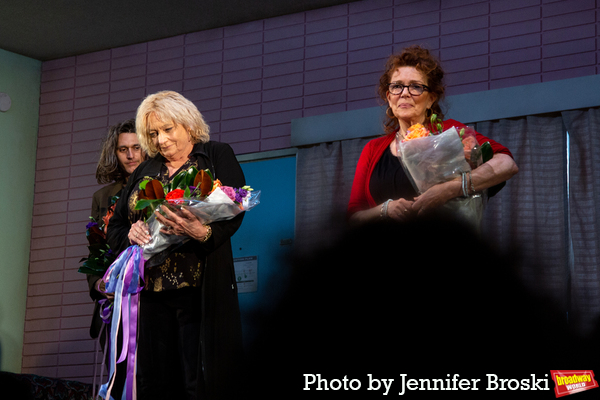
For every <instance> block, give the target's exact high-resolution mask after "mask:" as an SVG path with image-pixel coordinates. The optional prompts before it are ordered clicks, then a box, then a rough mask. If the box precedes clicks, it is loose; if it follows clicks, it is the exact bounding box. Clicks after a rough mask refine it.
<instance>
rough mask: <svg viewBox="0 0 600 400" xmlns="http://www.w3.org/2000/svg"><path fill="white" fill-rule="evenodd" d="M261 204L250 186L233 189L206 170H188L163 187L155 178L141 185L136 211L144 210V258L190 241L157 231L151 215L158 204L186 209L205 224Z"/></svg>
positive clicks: (257, 192) (231, 216)
mask: <svg viewBox="0 0 600 400" xmlns="http://www.w3.org/2000/svg"><path fill="white" fill-rule="evenodd" d="M259 203H260V190H258V191H254V190H253V189H252V188H251V187H250V186H243V187H241V188H232V187H230V186H224V185H223V184H222V183H221V181H219V180H218V179H214V178H213V176H212V174H211V173H210V171H209V170H208V169H205V170H200V171H198V169H196V168H195V167H191V168H189V169H188V170H186V171H182V172H180V173H179V174H177V175H176V176H175V177H174V178H173V180H172V181H171V183H170V184H168V185H165V186H163V185H162V183H161V182H160V181H159V180H157V179H149V180H145V181H142V182H141V183H140V193H139V196H138V202H137V203H136V205H135V209H136V210H143V211H144V213H145V217H146V223H147V224H148V228H149V230H150V235H151V236H152V240H151V242H150V243H148V244H147V245H144V246H143V249H144V259H146V260H149V259H150V258H151V257H152V256H153V255H155V254H157V253H159V252H161V251H163V250H165V249H167V248H168V247H169V246H171V245H174V244H179V243H183V242H186V241H187V240H189V238H185V237H182V236H177V235H168V234H164V233H162V232H160V229H161V228H162V225H161V224H160V223H159V222H158V221H157V219H156V217H155V216H154V211H155V210H156V209H157V208H158V207H159V206H161V205H165V204H166V205H168V207H169V208H170V209H171V210H173V211H177V210H178V209H181V208H185V209H187V210H188V211H190V212H192V213H193V214H194V215H195V216H196V217H198V218H199V219H201V220H202V221H203V222H204V223H205V224H209V223H211V222H215V221H223V220H228V219H231V218H233V217H235V216H236V215H238V214H239V213H241V212H244V211H248V210H251V209H252V208H254V207H255V206H256V205H258V204H259Z"/></svg>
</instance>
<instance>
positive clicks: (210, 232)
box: [200, 225, 212, 243]
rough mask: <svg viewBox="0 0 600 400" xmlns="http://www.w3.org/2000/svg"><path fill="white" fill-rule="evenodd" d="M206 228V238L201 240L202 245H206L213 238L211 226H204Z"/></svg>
mask: <svg viewBox="0 0 600 400" xmlns="http://www.w3.org/2000/svg"><path fill="white" fill-rule="evenodd" d="M202 226H204V227H205V228H206V236H204V237H203V238H202V239H200V243H205V242H206V241H207V240H208V239H210V237H211V236H212V228H211V226H210V225H202Z"/></svg>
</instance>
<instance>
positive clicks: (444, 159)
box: [397, 114, 493, 227]
mask: <svg viewBox="0 0 600 400" xmlns="http://www.w3.org/2000/svg"><path fill="white" fill-rule="evenodd" d="M431 126H432V127H435V128H437V131H434V132H431V131H429V130H428V129H427V128H426V127H425V126H423V125H421V124H416V125H413V126H411V127H410V128H409V129H408V131H407V135H406V136H405V137H404V139H400V138H398V139H397V149H398V157H399V158H400V161H401V163H402V166H403V167H404V170H405V171H406V175H407V176H408V177H409V179H410V181H411V183H412V184H413V187H414V188H415V190H416V191H417V192H418V193H419V194H422V193H424V192H425V191H427V189H429V188H430V187H432V186H434V185H437V184H439V183H442V182H446V181H449V180H452V179H456V178H460V179H461V180H462V187H463V194H464V196H463V197H461V198H460V197H459V198H456V199H452V200H451V201H449V202H448V203H446V204H445V205H444V207H445V208H446V209H449V210H450V211H453V212H454V213H455V215H457V216H458V217H459V218H463V219H465V220H466V221H468V222H470V223H472V224H474V225H475V226H476V227H479V225H480V223H481V217H482V215H483V197H482V195H483V193H481V192H479V193H472V194H471V195H469V194H468V193H469V191H471V187H472V184H471V186H469V183H470V172H471V170H473V169H475V168H477V167H478V166H479V165H481V164H482V163H483V162H485V161H487V160H489V159H490V158H491V157H492V155H493V154H492V150H491V146H490V144H489V142H486V143H484V144H483V145H482V146H480V145H479V143H478V142H477V140H476V138H475V131H474V130H473V129H472V128H469V127H467V128H461V129H460V130H459V129H457V128H456V127H451V128H449V129H447V130H445V131H443V132H442V124H441V122H439V121H438V120H437V116H436V115H435V114H434V115H433V116H432V118H431Z"/></svg>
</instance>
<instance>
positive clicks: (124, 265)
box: [98, 246, 144, 400]
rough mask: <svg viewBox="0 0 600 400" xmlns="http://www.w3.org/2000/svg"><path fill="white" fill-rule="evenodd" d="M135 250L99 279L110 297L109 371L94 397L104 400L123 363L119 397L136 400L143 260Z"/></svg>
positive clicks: (140, 251)
mask: <svg viewBox="0 0 600 400" xmlns="http://www.w3.org/2000/svg"><path fill="white" fill-rule="evenodd" d="M142 251H143V250H142V249H141V248H140V247H139V246H130V247H128V248H127V249H125V251H123V252H122V253H121V254H120V255H119V257H118V258H117V259H116V260H115V261H114V262H113V263H112V264H111V266H110V267H109V268H108V270H107V271H106V273H105V274H104V277H103V278H102V279H103V280H104V282H105V284H106V292H107V293H114V294H115V299H114V303H113V312H112V324H111V330H110V353H109V362H110V371H109V374H108V382H107V383H105V384H103V385H102V386H101V387H100V391H99V393H98V395H99V396H100V397H102V398H104V399H113V397H111V396H110V392H111V390H112V386H113V384H114V379H115V373H116V366H117V363H120V362H122V361H124V360H125V359H127V378H126V380H125V388H124V390H123V394H122V396H121V399H122V400H132V399H135V398H136V384H135V359H136V353H137V343H136V335H137V310H138V301H139V298H138V293H139V292H140V291H141V290H142V289H143V287H144V286H143V284H142V285H140V282H142V283H143V280H144V258H143V256H142ZM121 320H122V321H123V347H122V348H121V352H120V353H121V354H120V355H119V359H118V360H117V350H118V349H117V335H118V332H119V325H120V322H121Z"/></svg>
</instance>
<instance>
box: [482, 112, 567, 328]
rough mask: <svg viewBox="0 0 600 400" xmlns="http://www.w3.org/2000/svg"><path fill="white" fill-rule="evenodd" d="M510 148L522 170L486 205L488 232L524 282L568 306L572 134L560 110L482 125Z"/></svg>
mask: <svg viewBox="0 0 600 400" xmlns="http://www.w3.org/2000/svg"><path fill="white" fill-rule="evenodd" d="M475 128H476V130H477V131H478V132H480V133H481V134H483V135H485V136H487V137H489V138H490V139H494V140H496V141H498V142H500V143H502V144H503V145H505V146H506V147H508V148H509V149H510V151H511V152H512V154H513V157H514V159H515V162H516V163H517V165H518V167H519V173H518V174H517V175H516V176H514V177H513V178H512V179H511V180H510V181H509V182H507V184H506V186H505V187H504V188H503V189H502V190H501V191H500V192H499V193H498V194H497V195H496V196H494V197H492V198H490V199H489V201H488V203H487V204H486V210H485V213H484V220H483V223H482V232H483V233H484V235H485V236H486V238H487V239H488V240H489V241H490V243H494V244H496V245H497V246H498V247H499V249H500V250H501V251H502V252H504V253H507V254H512V255H513V256H514V258H515V262H516V263H517V265H518V267H519V271H520V273H521V275H522V278H523V281H524V282H525V283H526V284H527V285H528V286H529V287H530V288H531V289H533V290H534V291H535V292H536V293H537V294H538V295H541V296H545V297H549V298H550V299H551V301H554V302H555V305H556V306H557V307H559V308H560V309H561V311H564V312H565V314H564V315H565V318H566V311H567V309H568V302H567V294H568V263H567V262H568V251H567V243H568V230H567V220H566V206H567V198H566V187H567V181H566V165H567V164H566V134H565V131H564V127H563V122H562V117H561V115H560V114H558V113H557V114H552V115H544V116H529V117H524V118H517V119H504V120H499V121H488V122H482V123H478V124H477V125H476V127H475Z"/></svg>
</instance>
